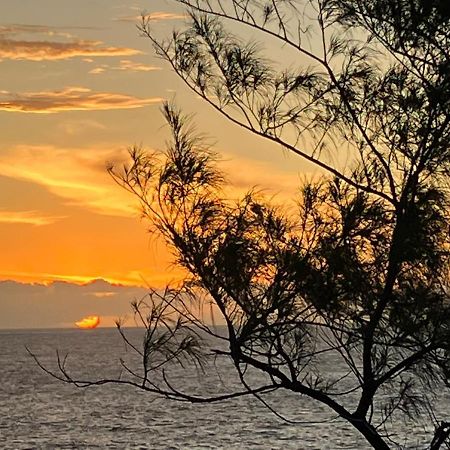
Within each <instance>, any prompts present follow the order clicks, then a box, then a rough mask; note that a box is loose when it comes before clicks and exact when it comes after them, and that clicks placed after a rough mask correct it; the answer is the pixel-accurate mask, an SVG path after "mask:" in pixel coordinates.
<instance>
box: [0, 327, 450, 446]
mask: <svg viewBox="0 0 450 450" xmlns="http://www.w3.org/2000/svg"><path fill="white" fill-rule="evenodd" d="M128 334H129V335H130V336H131V337H130V339H132V340H133V341H134V342H139V341H140V340H141V338H142V330H139V329H131V330H129V331H128ZM26 347H28V348H29V349H30V350H31V351H32V352H33V353H35V354H36V355H37V356H38V357H39V360H40V361H41V362H42V364H44V365H45V366H47V367H49V368H51V369H53V370H56V369H57V366H56V361H57V356H56V350H58V352H59V354H60V355H61V356H63V355H65V354H66V353H69V356H68V359H67V368H68V370H69V372H70V373H71V374H73V375H74V376H75V377H78V378H80V379H85V380H96V379H102V378H118V377H122V378H123V377H124V376H125V375H126V374H124V369H123V367H122V366H121V364H120V359H121V358H122V359H123V360H125V361H127V360H130V361H131V360H132V359H133V358H132V353H130V351H129V349H128V350H127V349H126V347H125V346H124V343H123V341H122V339H121V338H120V336H119V334H118V333H117V331H116V330H114V329H95V330H32V331H30V330H29V331H19V330H18V331H0V448H4V449H12V450H15V449H83V448H84V449H365V448H368V447H367V444H365V442H364V440H362V439H361V438H360V437H359V436H358V434H357V433H356V432H355V431H354V430H353V429H352V427H350V426H349V425H348V424H346V423H345V422H344V421H342V420H341V419H338V418H336V415H335V414H333V412H330V410H329V409H328V408H326V407H325V406H323V405H320V404H317V403H314V402H312V401H311V400H309V399H307V398H305V397H302V396H300V395H297V394H292V393H290V392H283V391H277V392H276V393H273V394H271V395H270V396H269V397H268V401H269V403H270V404H271V405H272V406H273V407H274V409H276V410H277V411H278V412H279V413H280V414H282V415H283V416H285V417H286V418H288V419H289V420H291V421H294V422H297V423H290V422H286V421H282V420H280V419H279V418H277V417H276V416H275V415H274V414H273V413H271V412H270V411H269V410H268V409H267V408H266V407H265V406H264V405H263V404H261V403H260V402H259V401H258V400H257V399H255V398H252V397H243V398H240V399H235V400H229V401H226V402H220V403H212V404H201V405H199V404H194V405H192V404H190V403H179V402H175V401H170V400H167V399H165V398H157V397H155V396H153V395H152V394H148V393H146V392H144V391H142V390H139V389H135V388H133V387H129V386H118V385H102V386H96V387H90V388H85V389H83V388H77V387H75V386H73V385H70V384H65V383H63V382H61V381H58V380H56V379H54V378H52V377H50V376H49V375H47V374H46V373H45V372H43V371H42V370H41V369H40V368H39V367H38V366H37V365H36V363H35V362H34V361H33V359H32V358H31V357H30V355H29V354H28V353H27V351H26ZM130 358H131V359H130ZM135 362H136V361H135ZM130 364H131V363H130ZM337 364H338V363H337V362H336V361H330V362H329V365H328V367H327V368H325V370H329V371H334V372H336V371H337V372H339V370H340V369H339V366H338V365H337ZM169 376H170V380H171V381H172V382H173V383H174V384H175V385H176V386H177V387H178V388H179V389H180V390H183V391H185V392H187V393H190V392H194V393H196V394H199V395H202V394H203V395H204V394H208V393H214V392H221V393H223V392H227V390H232V389H236V388H237V387H238V386H239V383H238V380H237V379H236V375H235V371H234V369H233V367H232V366H231V364H227V363H220V364H217V363H216V364H214V367H210V368H209V369H208V370H207V372H206V374H205V373H203V374H202V373H199V372H197V371H195V370H190V369H188V370H186V369H183V368H181V367H177V366H174V367H172V370H171V372H170V373H169ZM446 405H450V403H449V402H447V401H446V402H444V406H440V408H441V413H444V414H445V409H446ZM448 410H449V411H450V407H449V408H448ZM447 419H448V418H447ZM395 427H398V432H399V435H403V436H405V435H406V436H407V437H408V441H407V442H405V443H404V446H403V448H424V442H429V440H430V435H429V432H430V429H425V428H423V427H421V426H416V427H412V426H411V424H405V423H403V422H401V423H398V424H394V431H395ZM405 427H407V428H405ZM393 448H396V447H395V446H393Z"/></svg>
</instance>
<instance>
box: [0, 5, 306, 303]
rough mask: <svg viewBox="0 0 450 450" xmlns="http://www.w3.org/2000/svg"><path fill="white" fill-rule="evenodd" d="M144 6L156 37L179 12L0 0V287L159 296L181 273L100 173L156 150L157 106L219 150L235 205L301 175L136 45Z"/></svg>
mask: <svg viewBox="0 0 450 450" xmlns="http://www.w3.org/2000/svg"><path fill="white" fill-rule="evenodd" d="M145 10H146V11H148V13H150V15H151V17H152V19H153V20H154V23H155V24H156V25H157V26H158V27H160V29H161V31H162V32H164V33H167V32H170V30H171V29H172V28H174V27H175V28H176V27H180V26H182V23H183V20H184V17H185V15H184V12H183V10H181V9H180V8H177V5H176V3H175V2H171V1H168V2H167V1H163V0H152V1H148V0H138V1H133V2H131V3H127V4H123V2H119V1H118V0H108V1H106V0H101V1H99V2H95V3H92V2H88V1H87V0H81V1H79V2H77V3H76V4H72V5H70V7H69V6H68V5H67V4H65V3H62V2H55V1H53V0H41V1H40V2H39V8H37V7H36V3H35V2H34V1H33V0H23V1H22V2H20V4H19V3H18V2H2V3H0V17H1V19H0V70H1V73H2V82H1V84H0V120H1V122H0V123H1V139H0V281H1V280H14V281H20V282H25V283H44V284H45V283H50V282H52V281H55V280H62V281H68V282H71V283H76V284H83V283H86V282H88V281H90V280H94V279H98V278H103V279H105V280H107V281H110V282H112V283H120V284H124V285H140V286H146V285H151V286H155V287H160V286H163V285H164V284H165V283H167V282H168V281H170V280H175V279H177V278H179V277H181V272H180V271H179V270H177V269H176V268H174V266H173V265H172V264H171V256H170V254H169V252H168V251H167V249H166V248H165V246H164V245H163V244H162V243H161V242H160V241H159V240H158V239H156V238H155V236H152V235H149V234H148V233H147V225H146V224H145V222H144V221H143V220H141V219H140V214H139V210H138V207H137V203H136V201H135V200H134V199H133V198H132V197H131V196H130V195H129V194H128V193H126V192H125V191H124V190H122V189H121V188H120V187H118V186H117V185H116V184H115V183H114V182H113V180H112V179H111V177H110V176H109V175H108V174H107V172H106V165H107V164H108V163H111V162H113V163H114V162H115V163H118V164H121V163H123V162H124V161H125V160H126V158H127V148H128V147H130V146H133V145H142V146H143V147H144V148H148V149H161V148H164V141H165V139H167V138H168V134H167V133H168V131H167V127H164V122H163V118H162V115H161V114H160V112H159V107H160V105H161V102H162V101H163V100H164V99H169V100H173V99H175V101H176V102H177V104H179V105H180V106H181V107H182V108H183V110H185V111H186V112H187V113H195V114H196V119H195V121H196V123H197V128H198V129H199V131H201V132H205V133H206V134H209V135H211V137H212V140H214V141H215V142H216V145H215V148H216V149H217V150H218V151H219V154H220V156H221V158H222V162H221V163H220V167H221V168H222V169H223V170H224V171H225V173H227V174H228V175H229V178H230V182H231V186H232V188H231V189H229V191H228V194H231V195H232V196H238V195H240V194H241V193H243V192H245V191H247V190H248V189H250V188H253V187H258V188H262V189H265V192H266V193H267V194H268V195H270V196H272V195H276V199H279V201H280V203H286V200H287V199H288V198H292V197H294V195H295V192H296V189H297V187H298V185H299V184H300V180H301V173H304V172H305V171H306V172H307V171H308V170H309V169H310V167H309V166H308V165H306V164H305V163H304V162H302V161H301V160H299V159H297V158H295V157H289V156H288V155H286V154H285V153H284V152H282V151H280V149H279V148H278V147H274V146H273V145H271V144H269V143H267V142H264V141H262V140H260V139H257V138H254V137H252V136H249V135H248V134H247V133H245V132H244V131H242V130H239V129H237V128H236V127H234V126H233V125H232V124H230V123H228V122H226V120H225V119H223V118H221V117H220V116H219V114H218V113H215V112H213V111H212V110H211V108H209V107H208V106H207V105H205V104H204V103H203V102H202V101H201V100H199V99H198V98H197V97H196V96H194V95H193V94H192V93H190V92H189V91H188V90H187V88H186V87H185V86H184V85H183V83H182V82H181V81H180V80H178V78H177V77H176V75H175V74H174V73H172V71H171V70H170V69H169V67H168V66H167V65H166V64H164V63H163V61H161V60H159V59H157V58H156V57H155V55H154V53H153V50H152V49H151V46H150V43H149V42H148V40H146V39H143V38H142V37H140V36H139V33H138V31H137V29H136V27H135V25H136V22H137V21H138V17H139V13H140V12H141V11H145ZM0 307H1V305H0Z"/></svg>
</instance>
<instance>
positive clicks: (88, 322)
mask: <svg viewBox="0 0 450 450" xmlns="http://www.w3.org/2000/svg"><path fill="white" fill-rule="evenodd" d="M99 323H100V317H99V316H87V317H84V318H83V319H81V320H79V321H78V322H75V325H76V326H77V327H78V328H82V329H91V328H96V327H97V326H98V325H99Z"/></svg>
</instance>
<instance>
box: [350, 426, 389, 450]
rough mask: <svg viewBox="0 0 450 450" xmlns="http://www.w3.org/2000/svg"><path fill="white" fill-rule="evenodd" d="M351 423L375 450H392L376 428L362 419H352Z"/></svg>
mask: <svg viewBox="0 0 450 450" xmlns="http://www.w3.org/2000/svg"><path fill="white" fill-rule="evenodd" d="M349 422H350V423H351V424H352V425H353V426H354V427H355V428H356V429H357V430H358V431H359V432H360V433H361V434H362V435H363V436H364V437H365V438H366V441H367V442H368V443H369V444H370V445H371V446H372V448H374V449H375V450H390V448H389V446H388V445H387V444H386V442H385V441H384V440H383V438H382V437H381V436H380V435H379V434H378V432H377V431H376V430H375V428H374V427H373V426H372V425H370V424H369V423H367V421H365V420H361V419H350V420H349Z"/></svg>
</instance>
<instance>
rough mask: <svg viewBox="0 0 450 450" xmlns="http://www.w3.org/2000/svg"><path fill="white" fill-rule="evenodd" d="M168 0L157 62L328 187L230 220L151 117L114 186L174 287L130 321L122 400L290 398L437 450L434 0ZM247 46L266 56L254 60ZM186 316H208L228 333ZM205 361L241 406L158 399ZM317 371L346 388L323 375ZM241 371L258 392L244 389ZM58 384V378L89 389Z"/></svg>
mask: <svg viewBox="0 0 450 450" xmlns="http://www.w3.org/2000/svg"><path fill="white" fill-rule="evenodd" d="M175 1H177V3H179V4H182V5H185V6H186V8H187V11H188V13H189V23H188V25H187V28H186V29H184V30H181V31H175V32H173V34H172V35H171V37H170V38H168V39H166V40H161V39H159V38H157V37H156V34H155V33H154V31H153V28H152V27H153V24H152V22H151V20H149V19H148V18H146V17H144V18H143V23H142V25H141V31H142V32H143V33H144V34H145V35H146V36H147V37H148V38H149V39H150V40H151V41H152V43H153V45H154V47H155V49H156V52H157V54H158V55H160V56H161V57H163V58H164V59H165V60H167V61H168V63H169V64H170V65H171V66H172V67H173V69H174V71H175V72H176V73H177V74H178V75H179V76H180V77H181V79H182V80H184V82H185V83H186V84H187V86H189V88H190V89H191V90H192V91H194V92H195V93H196V94H198V95H199V96H200V97H202V98H203V99H204V100H206V102H207V103H208V104H209V105H210V106H211V107H212V108H214V109H215V110H217V111H218V112H219V113H220V114H222V115H224V116H225V117H226V118H228V119H229V120H230V121H231V122H233V123H235V124H236V125H238V126H240V127H242V128H244V129H246V130H248V131H249V132H250V133H253V134H255V135H257V136H260V137H261V138H263V139H267V140H269V141H271V142H273V143H275V144H278V145H279V146H281V147H282V148H284V149H287V150H288V151H290V152H292V153H294V154H296V155H298V156H299V157H301V158H304V159H305V160H307V161H309V162H311V163H312V164H314V165H315V166H316V167H317V168H318V169H320V170H321V171H322V173H323V178H322V179H321V180H320V181H319V182H314V183H312V182H311V183H305V184H304V185H303V186H301V193H300V195H299V199H298V207H297V209H296V211H295V213H294V212H292V211H285V210H282V209H280V208H277V207H275V206H273V205H271V204H270V203H268V202H266V201H265V200H264V198H263V197H262V196H260V195H258V194H255V193H254V192H250V193H248V194H247V195H246V196H245V197H244V198H243V199H242V200H241V201H239V202H237V203H233V202H232V201H230V200H227V199H226V198H223V194H222V192H223V191H222V190H221V186H222V185H223V176H222V174H221V173H220V170H219V169H218V166H217V162H216V158H215V155H214V154H213V153H212V152H211V151H210V150H209V149H208V147H207V146H206V145H205V144H204V142H202V140H201V139H200V138H198V137H197V135H196V134H195V132H194V130H193V129H192V127H191V126H190V125H189V120H188V119H187V118H186V117H185V116H183V114H181V113H180V112H179V111H177V109H176V108H175V107H174V106H173V105H170V104H167V105H165V107H164V114H165V117H166V120H167V122H168V123H169V125H170V129H171V133H172V140H171V142H170V143H169V145H168V149H167V151H166V153H165V154H163V155H158V154H148V153H145V152H143V151H141V150H139V149H134V150H132V151H131V156H132V162H131V164H130V165H128V166H125V167H123V168H112V169H111V173H112V175H113V177H114V178H115V180H116V181H117V182H118V183H120V184H121V185H123V186H124V187H125V188H126V189H128V190H130V191H131V192H132V193H133V194H135V195H137V196H138V198H139V199H140V201H141V203H142V208H143V213H144V216H145V217H146V218H147V219H149V222H150V223H151V224H152V225H153V227H154V228H155V229H157V230H159V232H160V233H161V234H162V236H163V237H164V238H165V239H166V242H167V243H168V245H169V246H170V247H171V249H172V250H173V253H174V255H175V257H176V261H177V263H178V264H179V265H180V266H182V267H183V268H184V269H185V270H186V273H187V274H188V275H187V277H186V280H185V281H184V282H183V283H181V285H179V286H177V287H171V288H167V290H166V291H165V292H163V293H161V292H159V291H154V292H152V293H151V294H149V298H148V299H147V300H146V301H145V302H143V303H137V304H135V305H134V308H135V312H136V314H137V315H138V316H139V317H140V319H141V320H142V323H143V324H144V325H145V327H146V329H147V332H146V335H145V340H144V343H143V348H142V349H140V348H137V347H133V348H134V349H135V350H136V352H138V353H139V354H140V355H141V357H142V364H143V368H142V373H139V374H138V373H136V372H133V377H132V380H133V381H129V383H131V384H135V385H136V386H139V387H141V388H142V389H146V390H148V391H151V392H154V393H159V394H162V395H165V396H166V397H168V398H172V399H179V400H186V401H192V402H212V401H222V400H224V399H226V398H232V397H236V396H241V395H255V396H257V397H258V398H259V399H261V400H262V401H264V394H265V393H266V392H269V391H273V390H279V389H283V390H288V391H291V392H292V395H298V397H299V398H298V401H299V402H301V401H302V396H307V397H310V398H311V399H313V400H315V401H316V402H318V403H321V404H323V405H326V406H327V407H328V408H330V409H331V410H333V411H334V412H335V413H337V415H339V416H340V417H341V418H343V419H344V420H346V421H348V422H349V423H350V424H351V425H352V426H353V427H354V428H355V429H356V430H357V431H358V432H359V433H361V434H362V435H363V436H364V438H365V439H366V440H367V443H368V445H370V446H372V447H373V448H375V449H388V448H389V446H390V445H391V443H392V439H394V438H395V437H397V438H398V436H394V435H391V434H390V432H391V430H392V429H391V428H390V422H391V421H397V420H399V418H400V417H402V416H406V417H410V418H412V419H414V420H416V419H417V418H418V417H426V418H429V420H430V421H431V422H430V423H432V424H434V426H435V432H434V434H433V435H432V436H431V437H430V443H429V448H430V449H433V450H435V449H438V448H440V447H441V446H442V445H444V444H445V443H447V446H448V445H449V440H448V437H449V435H450V423H449V422H448V421H449V420H450V419H449V417H436V414H435V408H434V402H435V399H436V397H437V396H440V395H441V394H442V393H443V392H446V389H447V388H448V387H449V386H450V298H449V265H448V263H449V250H450V241H449V225H450V222H449V219H450V218H449V197H448V194H449V193H448V181H449V168H450V165H449V163H450V59H449V56H450V55H449V49H450V6H449V3H448V1H440V0H370V1H363V0H298V1H297V0H270V1H259V0H258V1H256V0H230V1H223V0H175ZM246 29H249V30H252V31H253V32H254V33H260V35H261V38H264V39H269V40H271V41H272V45H279V48H280V52H279V53H278V54H277V55H273V54H271V55H266V54H264V51H263V50H262V48H261V46H259V45H257V44H256V43H255V42H254V41H250V42H247V41H246V40H245V39H244V38H243V37H242V36H243V33H244V32H245V30H246ZM230 30H236V31H235V32H236V33H239V30H241V34H239V35H238V34H233V33H232V32H231V31H230ZM268 56H270V60H269V59H268ZM275 58H278V59H275ZM295 58H297V59H295ZM294 64H298V67H295V66H294ZM342 161H349V163H347V164H345V165H343V164H342ZM343 166H344V167H343ZM198 302H203V303H205V302H206V303H211V304H212V305H214V308H215V311H216V314H218V315H219V316H220V320H221V322H222V323H225V325H226V333H225V335H219V334H218V333H217V332H216V330H215V328H214V327H213V326H211V325H210V324H208V323H207V322H206V321H205V320H203V318H202V316H201V315H200V314H198V312H195V311H194V307H193V305H195V304H197V303H198ZM175 315H177V318H176V319H174V316H175ZM217 319H218V318H217ZM119 330H120V331H121V333H123V335H124V338H125V339H126V335H125V333H124V331H123V329H122V328H121V327H120V325H119ZM204 333H206V334H207V335H208V336H209V339H202V338H201V336H203V334H204ZM216 342H221V343H223V342H225V343H226V348H224V347H223V346H220V345H219V346H218V344H216ZM130 345H132V344H131V343H130ZM211 354H214V355H215V357H223V358H228V359H229V360H231V361H232V363H233V365H234V367H235V368H236V371H237V373H238V375H239V377H240V380H241V382H242V387H243V390H242V391H236V392H233V393H229V394H224V395H222V394H221V395H218V396H216V397H198V396H196V395H194V394H191V393H185V392H181V391H179V390H178V389H176V388H175V387H173V386H172V385H171V384H170V382H169V379H168V378H167V376H166V370H169V368H170V365H171V364H172V363H173V362H175V361H178V362H180V363H182V364H184V363H185V362H187V361H191V362H194V363H195V364H198V365H200V366H201V365H202V364H203V362H204V359H205V358H207V356H208V355H211ZM329 354H333V355H337V356H338V357H339V358H340V359H341V360H342V362H343V364H345V366H346V367H347V370H348V372H347V373H346V375H345V383H343V380H342V379H341V378H336V377H335V376H334V374H330V373H327V372H326V371H324V370H323V369H321V365H320V360H321V358H324V357H327V355H329ZM247 367H251V368H253V369H255V370H257V371H259V372H261V373H262V374H264V375H265V377H266V378H265V379H266V380H267V382H266V383H262V384H261V385H257V386H254V385H252V384H251V382H250V381H249V380H248V379H247V377H246V368H247ZM60 369H61V371H62V374H60V375H59V376H60V377H61V379H64V380H65V381H68V382H73V383H76V384H79V385H82V386H86V385H91V384H93V383H94V384H95V383H100V382H80V381H79V380H78V381H77V380H73V379H72V378H71V377H70V375H69V374H68V373H67V371H66V370H65V368H64V365H63V364H61V365H60ZM157 374H160V375H159V376H158V375H157ZM155 380H159V381H155ZM103 381H105V380H103ZM110 381H115V382H117V381H118V380H110ZM349 385H350V388H349V387H348V386H349ZM343 386H345V388H344V387H343ZM350 394H351V395H352V396H353V397H352V398H355V397H354V396H355V395H356V394H357V401H356V403H354V404H349V403H348V401H347V400H346V399H347V396H348V395H350ZM417 420H418V419H417ZM446 420H447V422H446ZM406 434H408V430H406Z"/></svg>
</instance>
